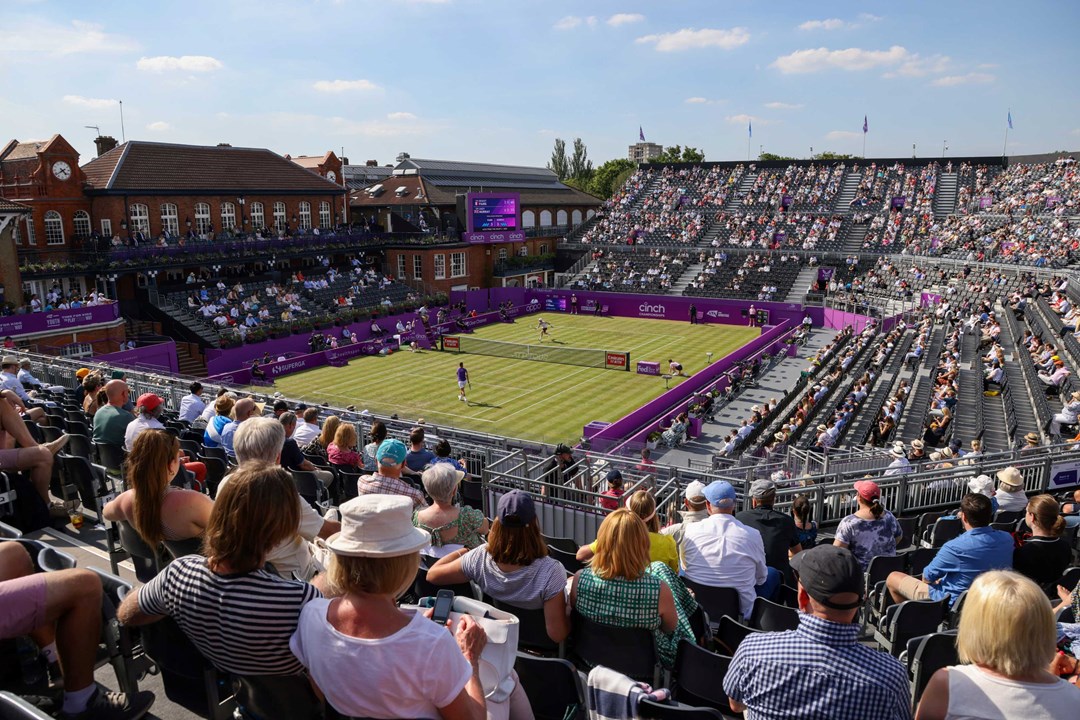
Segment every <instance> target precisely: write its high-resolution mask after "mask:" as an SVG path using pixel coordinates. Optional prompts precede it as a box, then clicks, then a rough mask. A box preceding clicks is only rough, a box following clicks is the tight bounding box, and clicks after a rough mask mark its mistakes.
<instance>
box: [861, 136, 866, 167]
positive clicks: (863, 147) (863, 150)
mask: <svg viewBox="0 0 1080 720" xmlns="http://www.w3.org/2000/svg"><path fill="white" fill-rule="evenodd" d="M862 156H863V160H865V159H866V132H865V131H863V134H862Z"/></svg>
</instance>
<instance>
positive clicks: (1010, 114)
mask: <svg viewBox="0 0 1080 720" xmlns="http://www.w3.org/2000/svg"><path fill="white" fill-rule="evenodd" d="M1009 129H1010V130H1012V129H1013V126H1012V110H1010V111H1009Z"/></svg>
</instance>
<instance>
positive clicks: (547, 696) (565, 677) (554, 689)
mask: <svg viewBox="0 0 1080 720" xmlns="http://www.w3.org/2000/svg"><path fill="white" fill-rule="evenodd" d="M514 670H516V671H517V675H518V681H519V682H520V683H521V687H522V688H523V689H524V690H525V695H526V697H528V698H529V705H530V707H532V712H533V716H534V717H535V718H536V720H564V718H567V717H568V711H569V710H570V709H571V708H575V707H576V708H577V713H576V714H575V715H572V716H571V717H574V718H583V717H584V716H585V692H584V690H583V688H582V687H581V679H580V676H579V675H578V672H577V668H575V667H574V664H573V663H571V662H570V661H569V660H563V659H561V658H542V657H535V656H533V655H528V654H526V653H521V652H519V653H518V654H517V660H515V662H514Z"/></svg>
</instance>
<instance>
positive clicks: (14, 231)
mask: <svg viewBox="0 0 1080 720" xmlns="http://www.w3.org/2000/svg"><path fill="white" fill-rule="evenodd" d="M20 225H22V222H20V220H19V219H16V220H15V222H14V224H12V226H11V239H12V240H14V241H15V244H16V245H22V230H21V229H20V228H19V226H20Z"/></svg>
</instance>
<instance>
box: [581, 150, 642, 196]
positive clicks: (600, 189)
mask: <svg viewBox="0 0 1080 720" xmlns="http://www.w3.org/2000/svg"><path fill="white" fill-rule="evenodd" d="M636 167H637V165H636V164H635V163H634V161H633V160H628V159H626V158H615V159H614V160H608V161H607V162H606V163H604V164H603V165H601V166H600V167H598V168H596V170H595V171H593V175H592V179H591V180H590V181H589V187H588V192H591V193H592V194H593V195H596V196H597V197H601V198H604V199H605V200H606V199H607V198H609V197H611V196H612V195H614V194H615V191H617V190H618V189H619V188H620V187H622V185H623V183H624V182H626V178H627V177H629V176H630V174H631V173H633V172H634V169H635V168H636Z"/></svg>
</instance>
